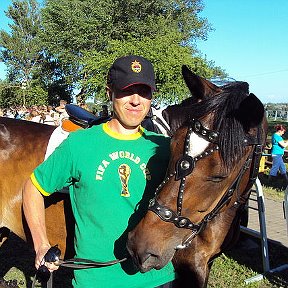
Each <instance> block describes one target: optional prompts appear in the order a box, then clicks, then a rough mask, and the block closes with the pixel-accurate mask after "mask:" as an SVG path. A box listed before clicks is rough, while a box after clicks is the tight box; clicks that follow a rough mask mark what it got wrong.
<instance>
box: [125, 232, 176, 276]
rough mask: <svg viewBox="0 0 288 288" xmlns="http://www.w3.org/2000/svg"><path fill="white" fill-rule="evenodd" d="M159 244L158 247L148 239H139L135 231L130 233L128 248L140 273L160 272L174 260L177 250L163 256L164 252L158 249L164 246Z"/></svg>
mask: <svg viewBox="0 0 288 288" xmlns="http://www.w3.org/2000/svg"><path fill="white" fill-rule="evenodd" d="M154 240H155V241H156V240H157V239H154ZM136 243H137V245H136ZM159 244H160V243H159V242H158V243H157V245H153V244H152V243H151V242H150V243H149V242H147V239H141V237H140V238H139V237H137V233H136V232H135V231H133V232H129V234H128V241H127V245H126V247H127V250H128V252H129V254H130V255H131V257H132V259H133V262H134V264H135V265H136V266H137V267H138V269H139V270H140V272H142V273H145V272H147V271H149V270H151V269H156V270H159V269H161V268H163V267H164V266H165V265H166V264H167V263H168V262H169V261H170V260H171V259H172V258H173V256H174V253H175V250H172V251H171V253H165V254H163V251H161V250H159V249H158V248H156V247H159V246H162V245H159Z"/></svg>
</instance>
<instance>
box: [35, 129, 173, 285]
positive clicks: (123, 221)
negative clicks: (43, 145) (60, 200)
mask: <svg viewBox="0 0 288 288" xmlns="http://www.w3.org/2000/svg"><path fill="white" fill-rule="evenodd" d="M169 143H170V139H169V138H166V137H164V136H162V135H158V134H155V133H152V132H149V131H146V130H144V129H141V130H140V131H139V132H138V133H136V134H133V135H129V136H128V135H120V134H117V133H114V132H113V131H111V130H109V128H108V126H107V124H103V125H99V126H94V127H92V128H90V129H86V130H80V131H76V132H73V133H71V134H70V135H69V137H68V138H67V139H66V140H65V141H64V142H63V143H62V144H61V145H60V146H59V147H58V148H57V149H56V150H55V151H54V153H52V155H51V156H50V157H49V158H48V159H47V160H46V161H44V162H43V163H42V164H41V165H39V166H38V167H37V168H36V169H35V171H34V173H33V174H32V177H31V179H32V181H33V183H34V185H35V186H36V187H37V188H38V189H39V190H40V191H41V192H42V193H43V194H44V195H48V194H51V193H53V192H56V191H58V190H60V189H61V188H62V187H63V186H69V193H70V198H71V204H72V210H73V213H74V216H75V221H76V226H75V251H76V257H79V258H86V259H91V260H94V261H103V262H104V261H109V260H113V259H115V258H117V259H122V258H123V257H124V256H125V255H126V254H125V253H127V252H126V249H125V245H126V240H127V233H128V232H129V231H130V230H132V229H133V227H135V225H136V224H137V223H138V222H139V220H140V219H141V218H142V217H143V216H144V215H145V212H146V211H147V205H148V202H149V199H151V198H152V197H153V195H154V193H155V189H156V188H157V186H158V185H159V184H160V183H161V181H162V179H163V178H164V176H165V172H166V167H167V165H168V161H169V156H170V152H169V151H170V148H169ZM74 274H75V279H74V280H73V285H74V287H81V288H85V287H89V288H91V287H99V288H104V287H109V288H112V287H124V286H125V287H129V288H130V287H139V288H140V287H141V288H143V287H145V288H146V287H156V286H159V285H161V284H164V283H167V282H169V281H171V280H173V279H174V278H175V274H174V269H173V266H172V264H171V263H169V264H168V265H166V266H165V267H164V268H163V269H161V270H154V269H153V270H151V271H149V272H147V273H144V274H143V273H140V272H138V271H136V270H135V267H134V265H133V264H132V260H131V259H129V260H127V261H125V262H124V263H123V264H116V265H114V266H109V267H103V268H91V269H81V270H75V271H74ZM123 283H124V285H123Z"/></svg>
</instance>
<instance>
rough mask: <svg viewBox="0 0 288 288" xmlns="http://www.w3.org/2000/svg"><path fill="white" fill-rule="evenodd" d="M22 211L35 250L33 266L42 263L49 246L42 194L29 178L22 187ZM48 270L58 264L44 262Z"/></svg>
mask: <svg viewBox="0 0 288 288" xmlns="http://www.w3.org/2000/svg"><path fill="white" fill-rule="evenodd" d="M23 211H24V215H25V218H26V220H27V223H28V226H29V229H30V231H31V235H32V239H33V243H34V249H35V252H36V259H35V267H36V268H37V269H38V268H39V266H40V265H43V264H44V263H43V257H44V255H45V254H46V252H47V251H48V249H49V248H50V244H49V240H48V238H47V233H46V223H45V206H44V198H43V196H42V194H41V193H40V192H39V191H38V190H37V188H36V187H35V186H34V185H33V183H32V181H31V179H30V178H29V179H28V180H27V181H26V183H25V186H24V189H23ZM45 265H46V266H47V267H48V269H49V270H50V271H53V270H56V269H58V266H56V265H53V264H49V263H45Z"/></svg>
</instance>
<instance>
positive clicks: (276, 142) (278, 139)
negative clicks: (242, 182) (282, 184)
mask: <svg viewBox="0 0 288 288" xmlns="http://www.w3.org/2000/svg"><path fill="white" fill-rule="evenodd" d="M275 130H276V132H275V133H274V134H273V135H272V150H271V154H272V159H273V162H272V168H271V170H270V175H269V176H270V179H272V177H276V176H277V174H278V171H280V174H281V175H282V176H283V177H284V178H285V179H286V183H287V184H288V176H287V172H286V166H285V163H284V161H283V155H284V150H285V148H286V147H287V146H288V142H287V141H285V140H284V139H283V137H282V136H283V134H284V133H285V132H286V128H285V126H284V125H281V124H277V125H276V126H275Z"/></svg>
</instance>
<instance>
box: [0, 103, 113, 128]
mask: <svg viewBox="0 0 288 288" xmlns="http://www.w3.org/2000/svg"><path fill="white" fill-rule="evenodd" d="M66 104H67V101H66V100H60V103H59V106H57V107H54V106H52V105H33V106H31V107H26V106H17V107H13V108H4V109H1V108H0V116H3V117H8V118H15V119H22V120H28V121H33V122H37V123H43V124H48V125H54V126H59V125H60V123H61V120H62V119H63V118H66V117H68V115H67V112H66V111H65V105H66ZM80 107H81V108H83V109H86V110H89V109H88V108H87V107H83V105H80ZM91 112H92V113H93V114H95V116H101V117H107V116H108V115H110V113H109V111H108V106H107V105H102V111H100V112H99V113H97V111H91Z"/></svg>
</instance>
